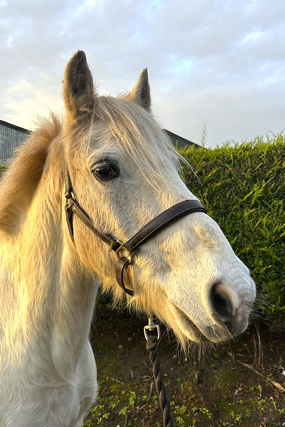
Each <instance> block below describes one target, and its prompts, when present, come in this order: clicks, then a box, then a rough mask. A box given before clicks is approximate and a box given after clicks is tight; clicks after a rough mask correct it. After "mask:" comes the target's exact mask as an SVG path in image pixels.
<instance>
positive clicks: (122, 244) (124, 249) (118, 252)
mask: <svg viewBox="0 0 285 427" xmlns="http://www.w3.org/2000/svg"><path fill="white" fill-rule="evenodd" d="M116 242H117V243H119V245H120V246H119V247H118V249H117V250H116V251H115V252H116V255H117V257H118V259H120V258H121V255H120V251H125V252H127V254H128V255H127V257H128V258H129V259H130V264H132V261H133V254H132V253H130V252H129V251H128V249H127V248H126V247H125V244H126V241H125V240H124V241H123V242H121V241H120V240H118V239H117V240H116Z"/></svg>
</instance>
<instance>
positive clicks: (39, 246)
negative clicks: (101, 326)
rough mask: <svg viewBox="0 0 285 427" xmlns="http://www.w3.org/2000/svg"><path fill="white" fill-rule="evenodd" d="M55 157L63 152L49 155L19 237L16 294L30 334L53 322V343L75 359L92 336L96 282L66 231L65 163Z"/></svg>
mask: <svg viewBox="0 0 285 427" xmlns="http://www.w3.org/2000/svg"><path fill="white" fill-rule="evenodd" d="M56 157H57V158H58V157H59V158H60V157H61V156H54V162H52V161H50V160H51V159H48V160H47V164H46V166H45V170H44V173H43V176H42V179H41V181H40V183H39V185H38V188H37V191H36V194H35V196H34V199H33V202H32V204H31V206H30V209H29V212H28V214H27V217H26V219H25V222H24V225H23V227H22V230H21V232H20V234H19V236H18V238H17V248H18V251H17V252H18V261H17V265H18V268H17V273H18V278H17V279H16V281H17V287H18V289H17V293H18V295H19V297H20V298H19V300H20V301H21V311H22V313H21V315H22V316H23V317H24V319H23V320H24V322H23V324H24V325H25V328H26V329H27V330H26V331H25V332H26V335H27V336H31V334H34V333H35V331H32V330H31V329H33V328H34V327H35V326H34V325H37V329H38V331H39V333H41V334H42V333H44V334H45V333H46V331H47V329H48V328H47V326H46V325H49V327H50V328H51V329H52V340H53V341H55V342H53V343H50V345H51V346H53V347H54V348H56V349H58V350H59V352H60V353H62V352H63V351H64V348H63V347H68V352H69V353H70V359H71V360H72V359H73V360H75V361H76V359H77V356H78V357H79V355H80V351H81V349H82V346H83V345H84V343H85V342H86V340H87V338H88V334H89V329H90V323H91V319H92V314H93V307H94V303H95V297H96V291H97V287H96V286H94V281H95V279H94V277H93V276H92V275H91V274H90V273H88V272H87V270H86V269H85V268H84V266H83V265H82V263H81V262H80V260H79V257H78V256H77V254H76V249H75V248H74V246H73V244H72V242H71V240H70V237H69V235H68V233H67V230H66V224H65V217H64V201H63V194H64V188H63V186H64V184H63V173H62V165H60V164H56V161H57V162H58V160H56ZM45 338H46V339H49V338H47V337H45ZM72 348H73V350H74V351H73V352H72ZM60 357H61V356H60V355H59V358H60ZM65 364H68V363H67V362H66V361H65Z"/></svg>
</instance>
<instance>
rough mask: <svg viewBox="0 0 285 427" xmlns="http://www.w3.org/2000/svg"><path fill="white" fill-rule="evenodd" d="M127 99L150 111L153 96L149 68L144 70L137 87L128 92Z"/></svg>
mask: <svg viewBox="0 0 285 427" xmlns="http://www.w3.org/2000/svg"><path fill="white" fill-rule="evenodd" d="M126 99H128V100H129V101H132V102H135V103H136V104H138V105H140V106H141V107H143V108H144V109H145V110H147V111H150V106H151V96H150V87H149V81H148V72H147V68H145V69H143V70H142V72H141V73H140V76H139V79H138V81H137V83H136V85H135V87H134V88H133V89H132V90H131V91H130V92H129V93H128V94H127V96H126Z"/></svg>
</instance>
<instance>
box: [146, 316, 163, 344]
mask: <svg viewBox="0 0 285 427" xmlns="http://www.w3.org/2000/svg"><path fill="white" fill-rule="evenodd" d="M155 330H156V333H157V341H159V339H160V327H159V325H156V324H155V323H153V319H152V317H149V318H148V325H146V326H145V327H144V328H143V333H144V337H145V339H146V340H148V331H155Z"/></svg>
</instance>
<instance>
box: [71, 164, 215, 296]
mask: <svg viewBox="0 0 285 427" xmlns="http://www.w3.org/2000/svg"><path fill="white" fill-rule="evenodd" d="M65 198H66V205H65V212H66V220H67V226H68V230H69V234H70V237H71V239H72V241H73V243H74V244H75V242H74V228H73V215H74V214H76V215H77V216H78V218H79V219H80V220H81V221H82V222H83V223H84V224H85V225H86V226H87V227H88V228H89V229H90V230H91V231H92V232H93V233H94V234H95V235H96V236H97V237H99V239H101V240H102V241H103V242H105V243H106V244H107V245H108V246H109V247H110V249H111V250H112V251H114V252H116V254H117V256H118V258H119V259H118V262H117V265H116V279H117V282H118V284H119V285H120V287H121V288H122V289H123V290H124V291H125V292H126V293H127V294H128V295H131V296H133V295H134V292H133V291H131V290H130V289H128V288H126V286H125V284H124V272H125V269H126V267H127V266H128V265H130V264H132V255H133V254H134V253H135V252H136V250H137V249H138V248H139V246H141V245H142V244H143V243H145V242H146V241H147V240H149V239H150V238H151V237H153V236H154V235H155V234H157V233H159V232H160V231H161V230H163V229H164V228H166V227H167V226H168V225H169V224H171V223H172V222H174V221H177V220H178V219H179V218H182V217H183V216H185V215H189V214H192V213H194V212H204V213H207V211H206V209H205V207H204V206H203V205H202V203H201V202H199V201H198V200H184V201H183V202H180V203H177V204H176V205H174V206H172V207H170V208H169V209H166V210H165V211H164V212H162V213H160V214H159V215H157V216H156V217H154V218H153V219H152V220H150V221H149V222H148V223H147V224H145V225H144V226H143V227H142V228H140V230H139V231H138V232H137V233H136V234H135V235H134V236H133V237H131V238H130V239H129V240H128V241H127V242H124V241H120V240H119V239H117V238H115V237H113V236H112V235H110V234H104V233H102V232H101V231H100V230H98V229H97V228H96V227H95V226H94V224H93V222H92V220H91V219H90V217H89V215H88V214H87V213H86V212H85V211H84V209H83V208H82V207H81V206H80V204H79V203H78V201H77V200H76V197H75V195H74V192H73V188H72V183H71V179H70V175H69V172H68V171H67V174H66V192H65ZM121 253H127V256H121V255H120V254H121Z"/></svg>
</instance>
